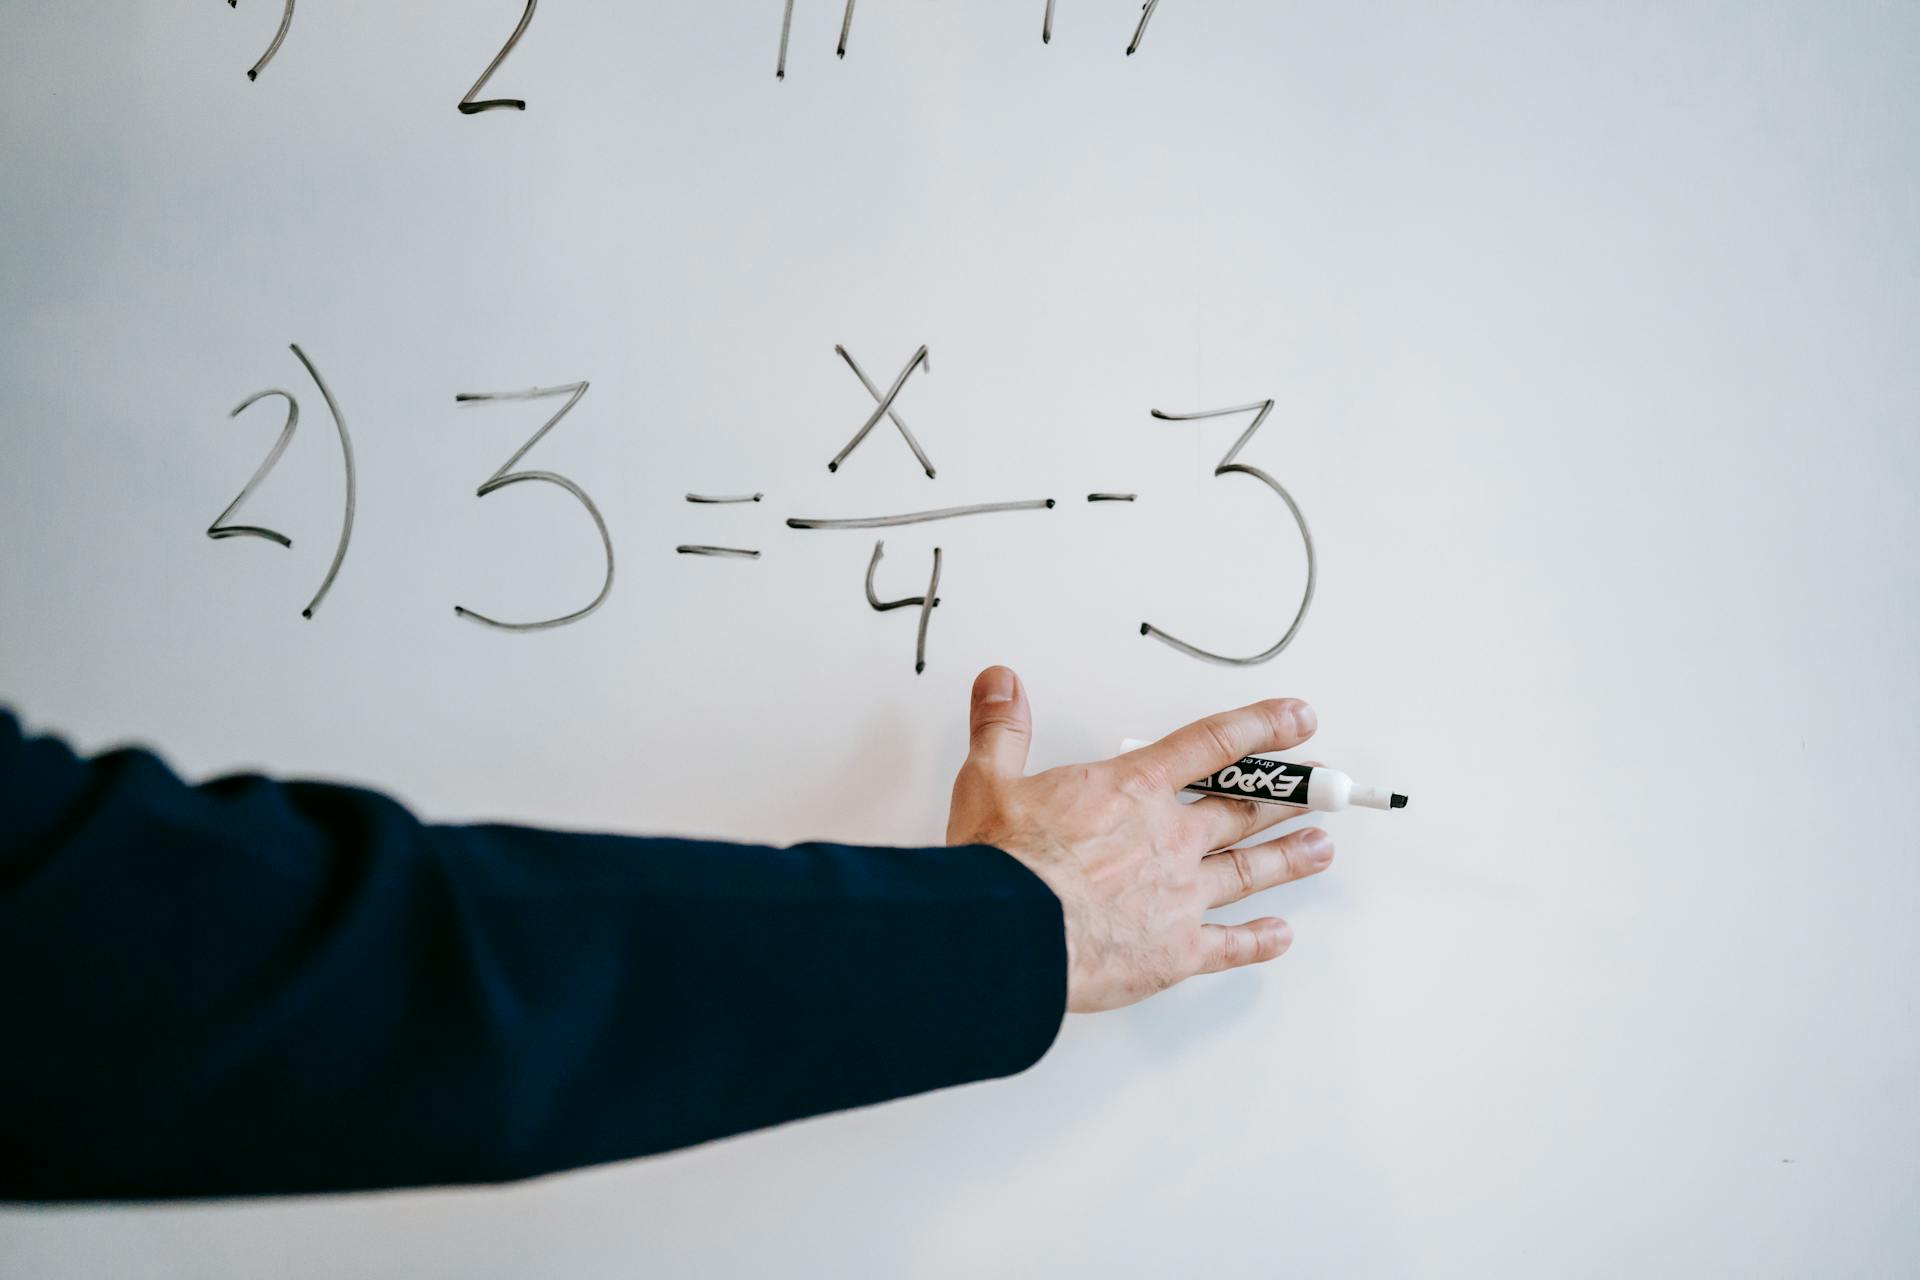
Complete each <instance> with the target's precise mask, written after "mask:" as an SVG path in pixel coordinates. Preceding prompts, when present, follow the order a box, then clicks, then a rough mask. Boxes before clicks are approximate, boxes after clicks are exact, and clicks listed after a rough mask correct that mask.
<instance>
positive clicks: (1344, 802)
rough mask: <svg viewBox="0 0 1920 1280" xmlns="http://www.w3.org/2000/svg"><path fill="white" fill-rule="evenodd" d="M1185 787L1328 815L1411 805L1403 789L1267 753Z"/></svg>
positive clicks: (1132, 742) (1129, 747)
mask: <svg viewBox="0 0 1920 1280" xmlns="http://www.w3.org/2000/svg"><path fill="white" fill-rule="evenodd" d="M1150 745H1152V744H1150V743H1147V742H1143V741H1141V740H1140V739H1138V738H1128V739H1127V740H1126V741H1125V742H1122V743H1121V744H1120V749H1121V750H1122V751H1137V750H1139V749H1140V748H1141V747H1145V746H1150ZM1185 790H1188V791H1196V792H1198V793H1200V794H1201V795H1206V796H1228V797H1231V798H1232V799H1235V800H1258V801H1261V802H1262V803H1264V804H1284V805H1289V806H1291V807H1293V808H1295V809H1319V810H1321V811H1322V812H1328V813H1331V812H1333V811H1335V810H1338V809H1344V808H1346V807H1347V806H1348V805H1354V804H1357V805H1359V806H1360V807H1361V808H1363V809H1404V808H1406V807H1407V798H1406V797H1405V796H1403V795H1401V794H1400V793H1399V792H1397V791H1385V790H1382V789H1381V788H1379V787H1363V786H1360V785H1359V784H1358V783H1356V782H1354V780H1353V779H1352V778H1351V777H1349V776H1348V775H1346V774H1344V773H1342V772H1340V771H1339V770H1338V769H1322V768H1318V767H1316V766H1314V765H1308V764H1294V763H1293V762H1291V761H1289V760H1272V759H1269V758H1267V757H1266V756H1243V757H1241V759H1240V760H1239V761H1238V762H1237V763H1234V764H1230V765H1228V766H1227V767H1226V768H1224V769H1220V770H1217V771H1216V772H1214V773H1210V774H1208V775H1207V776H1206V777H1204V778H1202V779H1200V781H1198V782H1189V783H1188V784H1187V785H1186V788H1185Z"/></svg>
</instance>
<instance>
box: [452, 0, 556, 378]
mask: <svg viewBox="0 0 1920 1280" xmlns="http://www.w3.org/2000/svg"><path fill="white" fill-rule="evenodd" d="M539 2H540V0H527V11H526V12H525V13H523V14H521V15H520V25H519V26H517V27H515V28H514V29H513V34H512V35H510V36H508V37H507V42H506V43H505V44H503V45H501V46H500V52H499V53H497V54H495V55H494V56H493V61H492V62H489V63H488V64H487V69H486V70H485V71H482V72H481V73H480V78H479V79H478V80H475V81H474V82H473V88H471V89H469V90H467V96H466V97H464V98H462V99H460V114H461V115H463V116H473V115H479V114H480V113H481V112H482V111H493V110H497V109H501V108H506V109H510V110H513V111H525V110H526V109H527V104H526V102H525V101H524V100H522V99H520V98H487V99H485V100H484V101H481V102H475V101H474V96H475V95H476V94H478V93H479V92H480V91H481V90H482V89H484V88H486V87H487V81H489V80H491V79H493V73H494V72H496V71H498V70H499V69H500V64H501V63H503V62H505V61H506V60H507V55H508V54H510V53H512V52H513V46H515V45H517V44H519V43H520V37H521V36H523V35H525V34H527V28H528V26H530V25H531V24H532V23H533V10H534V6H535V5H537V4H539ZM561 412H562V413H564V412H566V410H564V409H563V410H561Z"/></svg>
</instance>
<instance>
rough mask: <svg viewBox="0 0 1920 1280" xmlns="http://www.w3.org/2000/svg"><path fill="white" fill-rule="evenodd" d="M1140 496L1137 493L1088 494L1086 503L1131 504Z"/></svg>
mask: <svg viewBox="0 0 1920 1280" xmlns="http://www.w3.org/2000/svg"><path fill="white" fill-rule="evenodd" d="M1139 496H1140V495H1139V494H1137V493H1090V494H1088V495H1087V501H1088V502H1132V501H1133V500H1134V499H1136V498H1138V497H1139Z"/></svg>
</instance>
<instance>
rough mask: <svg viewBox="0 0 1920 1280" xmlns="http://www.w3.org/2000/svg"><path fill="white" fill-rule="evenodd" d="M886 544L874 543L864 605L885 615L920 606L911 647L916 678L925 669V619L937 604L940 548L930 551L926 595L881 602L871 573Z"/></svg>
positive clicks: (869, 562) (878, 562) (877, 563)
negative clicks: (917, 631) (930, 572)
mask: <svg viewBox="0 0 1920 1280" xmlns="http://www.w3.org/2000/svg"><path fill="white" fill-rule="evenodd" d="M886 545H887V544H886V543H884V542H876V543H874V544H873V559H871V560H869V561H867V603H868V604H870V605H872V606H873V608H874V609H875V611H877V612H879V613H885V612H887V611H888V610H890V609H906V608H910V607H912V606H914V605H918V606H919V607H920V626H919V633H918V636H917V638H916V639H915V640H914V644H913V673H914V674H915V675H919V674H920V673H921V672H923V671H925V670H926V669H927V620H928V618H930V617H931V616H932V614H933V611H934V608H935V607H936V606H938V605H939V603H940V548H938V547H935V548H934V549H933V576H932V577H931V578H929V579H928V580H927V593H926V594H925V595H923V596H907V597H906V598H904V599H901V600H882V599H881V598H880V597H879V595H877V594H876V593H875V592H874V589H873V571H874V570H875V569H878V568H879V567H880V557H881V555H883V554H884V553H885V550H886Z"/></svg>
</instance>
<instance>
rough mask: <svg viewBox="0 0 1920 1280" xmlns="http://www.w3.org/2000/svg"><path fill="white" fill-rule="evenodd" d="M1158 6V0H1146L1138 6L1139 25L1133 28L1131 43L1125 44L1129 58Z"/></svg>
mask: <svg viewBox="0 0 1920 1280" xmlns="http://www.w3.org/2000/svg"><path fill="white" fill-rule="evenodd" d="M1159 7H1160V0H1147V2H1146V3H1145V4H1143V5H1141V6H1140V25H1139V26H1137V27H1135V28H1134V29H1133V43H1132V44H1129V45H1128V46H1127V56H1128V57H1129V58H1131V57H1132V56H1133V55H1134V52H1135V50H1137V49H1139V47H1140V41H1141V40H1142V39H1144V38H1145V37H1146V34H1147V24H1148V23H1149V22H1152V21H1153V11H1154V10H1155V9H1157V8H1159Z"/></svg>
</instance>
